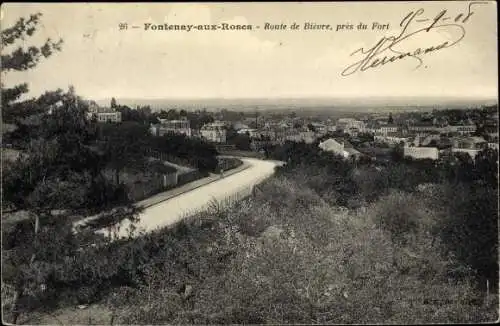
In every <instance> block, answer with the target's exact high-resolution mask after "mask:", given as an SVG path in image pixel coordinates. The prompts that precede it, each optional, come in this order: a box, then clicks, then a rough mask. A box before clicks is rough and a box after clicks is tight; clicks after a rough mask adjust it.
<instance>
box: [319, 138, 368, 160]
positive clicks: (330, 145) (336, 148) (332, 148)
mask: <svg viewBox="0 0 500 326" xmlns="http://www.w3.org/2000/svg"><path fill="white" fill-rule="evenodd" d="M318 147H319V148H321V149H322V150H323V151H325V152H331V153H334V154H336V155H340V156H342V157H343V158H346V159H347V158H360V157H361V156H364V154H362V153H361V152H359V151H358V150H356V149H355V148H354V147H352V145H351V144H350V143H349V142H347V141H337V140H335V139H333V138H329V139H327V140H325V141H323V142H321V143H320V144H319V145H318Z"/></svg>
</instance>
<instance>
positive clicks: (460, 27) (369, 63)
mask: <svg viewBox="0 0 500 326" xmlns="http://www.w3.org/2000/svg"><path fill="white" fill-rule="evenodd" d="M484 3H485V2H471V3H469V6H468V10H467V12H466V13H459V14H458V15H456V16H454V17H450V16H449V15H448V10H447V9H443V10H442V11H441V12H439V13H438V14H437V15H436V16H435V17H434V18H432V19H427V18H425V16H424V14H425V10H424V9H423V8H420V9H418V10H416V11H411V12H409V13H408V14H407V15H406V16H405V17H404V18H403V19H402V20H401V23H400V27H401V28H402V29H401V31H400V33H399V35H397V36H384V37H382V38H381V39H380V40H379V41H378V42H377V43H376V44H375V45H374V46H372V47H371V48H369V49H365V48H364V47H362V48H359V49H357V50H355V51H354V52H352V53H351V56H355V55H358V56H359V55H361V59H360V60H358V61H356V62H355V63H353V64H351V65H349V66H348V67H347V68H345V69H344V70H343V71H342V73H341V75H342V76H349V75H352V74H354V73H357V72H363V71H366V70H369V69H374V68H379V67H382V66H384V65H387V64H390V63H393V62H397V61H400V60H402V59H407V58H412V59H414V60H417V61H418V65H417V67H416V68H415V69H417V68H419V67H420V66H422V64H423V59H422V56H425V55H427V54H430V53H434V52H437V51H441V50H443V49H447V48H450V47H453V46H455V45H457V44H458V43H459V42H460V41H461V40H462V39H463V38H464V37H465V35H466V30H465V27H464V26H465V24H466V23H467V22H468V21H469V19H470V18H471V16H473V14H474V11H473V7H474V6H476V5H479V4H484ZM422 23H423V24H422ZM422 25H423V26H424V27H422ZM412 30H413V31H412ZM431 31H441V32H449V33H450V32H455V33H452V34H454V37H452V39H451V40H448V41H445V42H442V43H438V44H427V45H425V46H420V47H417V48H413V49H410V50H402V48H405V45H406V46H408V47H409V45H408V44H405V42H406V43H409V42H408V41H409V40H410V39H415V38H416V36H423V35H424V34H425V33H429V32H431Z"/></svg>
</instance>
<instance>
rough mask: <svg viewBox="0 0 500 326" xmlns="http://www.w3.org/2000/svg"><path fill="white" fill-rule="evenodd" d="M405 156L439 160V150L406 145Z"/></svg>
mask: <svg viewBox="0 0 500 326" xmlns="http://www.w3.org/2000/svg"><path fill="white" fill-rule="evenodd" d="M403 155H404V156H405V157H411V158H414V159H431V160H437V159H438V158H439V150H438V149H437V147H414V146H410V145H405V146H404V148H403Z"/></svg>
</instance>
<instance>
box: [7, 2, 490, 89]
mask: <svg viewBox="0 0 500 326" xmlns="http://www.w3.org/2000/svg"><path fill="white" fill-rule="evenodd" d="M469 4H470V2H460V1H457V2H422V3H418V2H413V1H412V2H395V3H389V2H386V3H383V2H374V3H359V2H357V3H339V2H337V3H325V2H319V3H300V2H298V3H185V4H182V3H175V4H160V3H147V4H145V3H141V4H134V3H127V4H126V3H120V4H119V3H92V4H88V3H68V4H62V3H47V4H45V3H31V4H27V3H25V4H22V3H19V4H16V3H7V4H3V5H2V7H1V18H2V19H1V28H2V29H3V28H6V27H10V26H11V25H12V24H13V23H14V22H15V21H16V20H17V19H19V17H23V16H24V17H27V16H28V15H29V14H31V13H35V12H41V13H42V14H43V16H42V18H41V25H40V28H39V30H38V31H37V33H36V34H35V35H34V36H33V37H32V38H29V39H27V40H26V41H25V43H19V44H17V46H19V45H21V46H29V45H33V44H42V43H43V41H44V40H45V39H47V38H49V37H50V38H52V39H58V38H62V39H63V41H64V44H63V49H62V51H61V52H59V53H56V54H54V55H53V56H51V57H50V58H48V59H44V60H43V61H42V62H41V63H40V64H39V65H38V66H37V67H36V68H35V69H32V70H30V71H27V72H22V73H19V72H8V73H5V72H2V80H3V82H4V83H5V84H6V85H14V84H17V83H20V82H28V84H29V87H30V95H34V96H36V95H38V94H41V93H43V92H44V91H47V90H54V89H57V88H62V89H67V88H68V86H69V85H74V87H75V89H76V92H77V93H78V94H79V95H81V96H84V97H87V98H91V99H102V98H110V97H116V98H150V99H153V98H280V97H281V98H283V97H293V98H301V97H303V98H308V97H338V98H356V97H370V96H377V97H393V96H396V97H400V96H403V97H404V96H412V97H436V96H437V97H439V96H446V97H471V98H472V97H478V98H496V97H497V94H498V59H497V58H498V56H497V24H496V22H497V17H496V12H497V10H496V3H495V2H484V3H482V4H475V5H472V7H471V8H472V11H473V12H474V13H473V15H472V16H471V17H470V18H469V19H468V21H467V22H466V23H461V22H459V24H461V26H462V28H463V31H465V32H464V33H465V35H464V36H463V39H462V40H461V41H460V42H459V43H457V44H456V45H455V46H453V47H449V48H445V49H441V50H439V51H434V52H433V53H432V54H427V55H425V56H422V60H423V61H424V64H423V65H422V66H421V67H420V68H419V69H415V67H416V65H417V63H418V62H417V61H416V60H415V59H414V58H405V59H401V60H398V61H396V62H394V63H391V64H387V65H384V66H382V67H378V68H373V69H368V70H366V71H363V72H357V73H354V74H352V75H349V76H342V75H341V73H342V71H343V70H344V69H345V68H347V67H348V66H349V65H351V64H353V63H355V62H357V61H359V60H361V59H362V58H363V57H362V56H360V53H357V54H355V55H352V56H351V53H352V52H353V51H355V50H356V49H358V48H361V47H364V48H365V50H367V49H369V48H371V47H373V46H374V45H375V44H376V43H377V42H378V41H379V40H381V39H382V38H384V37H389V36H397V35H399V34H400V33H401V31H402V27H400V22H401V20H402V19H403V18H404V17H405V16H406V15H407V14H408V13H410V12H412V11H417V10H418V9H419V8H422V9H424V13H423V14H422V15H421V16H420V18H422V19H423V18H428V19H432V18H434V17H435V16H436V15H438V13H439V12H441V11H442V10H447V12H446V15H445V17H447V16H449V17H451V18H450V19H448V22H450V21H452V20H453V19H454V18H455V17H456V16H457V15H459V14H460V13H463V15H462V19H463V17H465V16H466V15H467V13H468V10H469V9H468V8H469ZM124 22H125V23H127V24H128V26H129V29H127V30H120V29H119V24H120V23H124ZM294 22H296V23H297V24H298V25H300V27H301V29H302V27H303V26H304V23H306V22H313V23H316V24H330V25H332V28H333V30H327V31H320V30H299V31H296V30H290V29H288V30H264V25H265V23H270V24H281V23H283V24H287V25H288V28H289V26H290V25H291V24H292V23H294ZM360 22H363V23H365V24H366V25H367V26H368V28H367V29H366V30H358V29H356V27H357V25H358V24H359V23H360ZM374 22H378V23H380V24H381V25H383V24H389V28H388V29H385V30H371V27H372V24H373V23H374ZM146 23H151V24H154V25H157V24H164V23H168V24H221V23H228V24H241V25H246V24H251V25H252V26H254V28H253V29H252V30H238V31H222V30H217V31H190V32H186V31H161V30H156V31H153V30H144V25H145V24H146ZM439 23H440V24H442V23H443V22H441V21H440V22H439ZM341 24H344V25H349V24H351V25H353V29H352V30H341V31H336V26H337V25H341ZM423 24H427V25H428V24H429V22H427V23H425V22H422V23H420V22H416V21H413V22H412V25H410V26H409V27H408V29H407V30H406V33H410V32H411V31H412V30H415V31H416V30H418V29H419V28H422V27H426V25H423ZM133 25H134V26H139V28H137V29H133V28H131V26H133ZM255 26H261V27H260V29H255ZM461 30H462V29H460V28H459V27H453V26H448V27H438V28H434V29H432V30H431V31H429V32H425V33H422V32H421V33H418V34H416V35H414V36H413V37H409V38H408V39H406V40H405V41H404V42H403V43H402V44H399V45H397V46H396V48H397V49H398V50H399V51H404V52H406V51H415V50H416V49H417V48H419V47H422V48H427V47H430V46H437V45H439V44H441V43H443V42H445V41H448V42H451V41H453V40H456V39H458V38H459V37H460V35H462V34H460V33H461ZM405 35H406V34H405ZM450 40H451V41H450ZM396 48H395V49H396ZM11 49H12V48H5V49H2V52H3V51H5V52H9V51H10V50H11ZM385 53H387V51H386V52H385ZM365 56H366V55H365ZM382 57H383V55H382V56H381V57H380V59H381V58H382ZM372 60H373V59H372Z"/></svg>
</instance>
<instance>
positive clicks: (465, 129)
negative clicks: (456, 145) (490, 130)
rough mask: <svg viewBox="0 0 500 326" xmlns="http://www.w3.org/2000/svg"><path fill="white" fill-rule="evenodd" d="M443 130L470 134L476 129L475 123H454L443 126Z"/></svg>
mask: <svg viewBox="0 0 500 326" xmlns="http://www.w3.org/2000/svg"><path fill="white" fill-rule="evenodd" d="M443 130H444V131H445V132H451V133H457V134H460V135H467V134H472V133H474V132H475V131H476V130H477V127H476V125H474V124H470V125H454V126H451V125H450V126H446V127H444V128H443Z"/></svg>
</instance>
